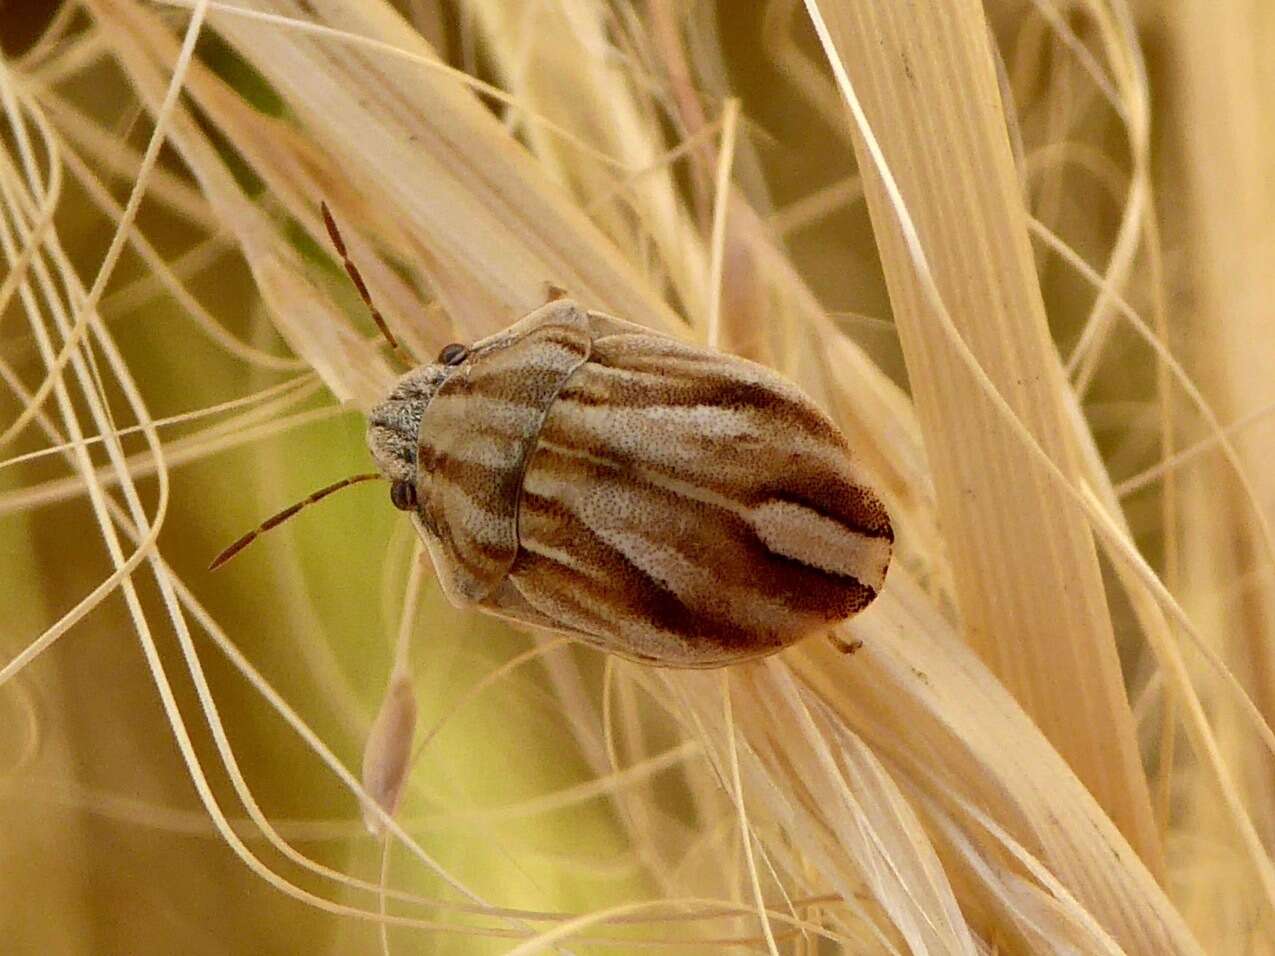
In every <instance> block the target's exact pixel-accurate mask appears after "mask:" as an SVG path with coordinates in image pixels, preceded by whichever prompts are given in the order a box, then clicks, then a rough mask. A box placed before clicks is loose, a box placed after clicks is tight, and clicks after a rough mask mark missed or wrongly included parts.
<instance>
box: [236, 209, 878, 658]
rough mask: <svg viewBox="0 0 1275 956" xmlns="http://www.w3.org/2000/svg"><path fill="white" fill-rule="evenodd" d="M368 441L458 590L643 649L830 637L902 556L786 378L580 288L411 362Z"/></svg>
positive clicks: (831, 435)
mask: <svg viewBox="0 0 1275 956" xmlns="http://www.w3.org/2000/svg"><path fill="white" fill-rule="evenodd" d="M324 218H325V221H326V223H327V224H328V230H329V232H330V233H331V234H332V239H333V243H334V244H335V245H336V247H337V249H338V251H339V252H340V253H341V255H342V259H343V260H344V263H345V266H346V269H347V270H348V271H349V273H350V276H351V278H352V280H353V281H354V283H355V285H356V287H357V288H358V289H359V292H360V293H361V294H362V295H363V297H364V299H365V301H367V303H368V306H369V308H373V307H372V303H371V301H370V298H369V297H368V296H367V291H366V286H365V285H364V283H363V281H362V278H361V277H360V276H359V274H358V270H357V269H356V268H355V267H354V264H353V263H352V262H350V260H349V258H348V256H346V255H345V253H344V249H345V246H344V243H343V242H342V241H341V238H340V233H339V232H338V231H337V228H336V224H335V223H334V222H333V221H332V219H331V217H330V216H329V215H328V213H327V210H326V207H325V208H324ZM373 312H374V313H375V309H374V308H373ZM367 442H368V447H369V449H370V450H371V453H372V457H373V459H375V461H376V465H377V468H378V469H379V471H380V474H381V475H382V476H384V477H385V478H386V479H388V480H389V481H390V483H391V484H390V499H391V501H392V502H393V504H394V507H396V508H398V509H399V510H401V511H406V512H408V513H409V514H410V515H411V518H412V521H413V523H414V524H415V526H416V529H417V531H418V533H419V534H420V536H421V538H422V539H423V540H424V542H425V545H426V547H427V548H428V550H429V553H430V557H431V559H432V560H433V564H434V568H435V570H436V572H437V574H438V579H439V582H440V584H441V586H442V589H443V591H444V593H445V594H446V595H447V597H448V598H449V599H450V600H451V602H452V603H453V604H455V605H457V606H460V607H475V608H478V609H480V610H483V611H486V612H489V613H491V614H496V615H499V616H501V617H505V618H509V619H512V620H514V621H519V622H523V623H527V624H531V625H535V626H537V627H541V628H546V629H549V630H553V631H558V632H563V633H567V634H570V635H572V636H574V637H576V638H578V639H580V640H583V641H585V642H587V643H589V644H592V645H595V646H597V647H600V648H602V649H604V650H607V651H610V652H612V653H616V654H619V655H622V656H624V657H628V658H633V659H636V660H641V661H646V662H649V663H652V664H658V665H664V666H674V667H715V666H720V665H724V664H730V663H734V662H736V661H741V660H746V659H748V658H752V657H758V656H761V655H764V654H770V653H773V652H775V651H778V650H780V649H782V648H784V647H786V646H787V645H789V644H792V643H794V642H796V641H799V640H801V639H802V638H804V637H807V636H810V635H813V634H828V633H830V631H831V629H832V628H833V627H834V626H835V625H837V624H838V623H840V622H841V621H843V620H845V619H846V618H848V617H850V616H852V615H853V614H855V613H857V612H858V611H861V610H862V609H863V608H865V607H866V606H867V605H868V604H869V603H871V602H872V600H873V599H874V598H875V597H876V595H877V592H878V591H879V590H880V589H881V586H882V584H883V583H884V581H885V575H886V569H887V567H888V566H889V563H890V555H891V551H892V548H893V541H894V533H893V530H892V528H891V526H890V519H889V516H888V514H887V513H886V509H885V507H884V506H883V505H882V504H881V502H880V500H879V499H878V498H877V496H876V494H875V493H874V492H873V491H872V489H871V487H870V486H869V484H868V482H867V481H866V479H865V476H864V474H863V472H862V470H861V469H860V468H859V466H858V465H857V464H856V462H855V460H854V457H853V455H852V454H851V451H850V448H849V445H848V443H847V442H846V439H845V437H844V436H843V435H842V434H841V432H840V431H839V430H838V429H837V427H836V426H835V425H833V423H832V422H831V421H830V420H829V419H828V417H827V416H825V415H824V414H823V413H822V412H821V411H820V410H819V409H818V408H817V407H816V406H815V405H814V403H813V402H812V401H811V400H810V399H809V398H808V397H807V396H806V395H805V394H804V393H803V392H802V391H801V390H800V389H799V388H798V387H797V386H796V385H794V384H793V383H792V382H790V381H788V380H787V379H785V378H783V377H782V376H780V375H779V374H777V373H775V372H773V371H771V370H770V369H767V368H765V367H763V366H761V365H757V364H755V363H753V362H749V361H746V360H744V359H740V358H736V357H733V356H730V355H725V354H722V353H720V352H716V351H711V350H708V349H703V348H696V347H693V346H690V345H686V344H684V343H682V342H679V341H677V340H676V339H673V338H669V337H666V336H663V335H660V334H658V333H655V332H652V331H651V330H649V329H647V328H644V327H642V326H639V325H635V324H633V323H630V322H626V321H624V320H623V319H618V318H615V317H614V316H610V315H606V314H603V313H601V312H595V311H591V310H586V309H584V308H582V307H581V306H579V305H577V304H576V303H575V302H573V301H572V300H570V299H568V298H557V299H554V300H552V301H550V302H549V303H547V304H546V305H544V306H542V307H541V308H539V309H536V310H535V311H534V312H532V313H530V314H529V315H527V316H525V317H524V318H522V319H521V320H519V321H518V322H516V323H514V324H513V325H512V326H510V327H509V328H507V329H506V330H505V331H503V332H500V333H498V334H496V335H493V336H491V337H489V338H486V339H483V340H481V341H479V342H476V343H474V344H473V345H471V346H468V347H466V346H463V345H458V344H455V345H448V346H446V347H445V348H444V349H443V350H442V351H441V352H440V353H439V355H438V358H437V360H436V361H434V362H433V363H431V364H427V365H421V366H419V367H417V368H414V369H412V370H411V371H410V372H408V373H407V374H405V375H403V376H402V378H400V379H399V381H398V383H397V384H396V385H395V386H394V389H393V391H391V392H390V394H389V396H388V397H387V398H386V400H385V401H383V402H382V403H381V404H379V405H377V406H376V407H375V408H373V409H372V411H371V414H370V415H369V417H368V429H367ZM366 477H367V476H358V480H363V479H364V478H366ZM331 490H335V488H334V487H330V488H329V489H324V491H323V492H320V493H316V495H314V496H311V497H312V498H317V497H321V496H322V495H323V494H324V493H328V492H330V491H331ZM295 507H296V506H294V509H289V510H290V511H292V510H295ZM277 517H278V516H276V518H273V519H271V520H270V521H269V522H267V525H272V524H277V523H278V520H277ZM257 533H258V532H252V533H250V534H249V535H245V537H244V538H242V539H240V541H238V542H236V543H235V544H234V545H232V546H231V547H230V548H228V549H227V552H224V553H223V556H222V557H219V558H218V561H217V562H215V564H218V563H221V561H222V560H224V559H225V558H226V557H229V556H230V554H233V553H235V552H237V551H238V550H240V549H242V547H244V546H245V545H246V544H247V543H249V542H250V541H251V540H252V539H253V538H254V537H255V536H256V534H257ZM855 646H857V644H849V645H843V648H844V649H846V650H853V649H854V647H855Z"/></svg>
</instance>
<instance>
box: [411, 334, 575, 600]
mask: <svg viewBox="0 0 1275 956" xmlns="http://www.w3.org/2000/svg"><path fill="white" fill-rule="evenodd" d="M589 345H590V343H589V338H588V335H587V332H586V331H585V329H584V325H583V320H582V319H581V320H580V321H579V322H578V324H577V325H575V326H571V325H566V326H557V325H541V326H539V327H527V331H526V332H525V334H520V335H518V336H512V337H511V336H509V335H502V336H501V337H499V338H497V339H494V340H492V344H490V345H482V344H479V345H475V347H474V349H473V351H472V352H471V353H470V355H469V358H468V359H467V360H466V361H465V363H464V364H463V365H460V366H457V368H456V370H455V371H454V372H452V374H451V375H450V376H449V377H448V378H447V380H446V381H445V382H443V383H442V384H441V385H440V386H439V387H438V390H437V392H436V393H435V394H434V396H433V398H432V400H431V401H430V403H429V405H428V406H427V407H426V409H425V412H424V414H423V415H422V417H421V427H420V436H419V442H418V450H417V470H416V483H417V497H418V499H419V500H420V507H419V514H420V518H421V522H422V524H423V525H424V526H425V527H426V529H427V530H428V531H430V533H432V534H434V535H435V537H436V541H437V546H438V547H439V548H441V549H442V551H443V553H444V555H445V558H446V560H447V561H448V562H449V564H450V566H451V578H450V582H449V587H450V590H449V591H448V596H449V597H451V598H452V599H453V600H455V601H458V602H460V603H469V602H475V601H479V600H481V599H482V598H483V597H484V596H486V595H487V594H490V593H491V592H492V591H493V590H494V589H495V588H496V587H497V586H498V585H499V584H500V583H501V581H502V580H503V579H504V577H505V575H506V574H507V573H508V570H509V568H510V566H511V565H512V564H513V562H514V559H515V558H516V557H517V554H518V529H517V514H518V495H519V492H520V489H521V487H522V475H523V470H524V468H525V467H526V462H527V459H528V457H529V455H530V454H531V451H532V449H533V448H534V447H535V441H536V436H537V434H538V433H539V431H540V427H541V425H542V423H543V421H544V418H545V415H546V414H548V410H549V408H550V407H551V406H552V404H553V401H554V398H555V396H556V395H557V393H558V389H560V388H561V387H562V384H563V383H564V382H566V381H567V379H569V378H570V377H571V374H572V372H573V371H575V369H576V368H578V367H579V366H580V364H581V363H583V362H584V361H585V360H586V359H587V358H588V355H589Z"/></svg>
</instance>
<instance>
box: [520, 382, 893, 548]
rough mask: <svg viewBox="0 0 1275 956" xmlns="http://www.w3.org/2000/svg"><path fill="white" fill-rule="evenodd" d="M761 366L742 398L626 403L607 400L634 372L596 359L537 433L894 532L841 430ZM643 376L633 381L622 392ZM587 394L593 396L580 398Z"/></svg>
mask: <svg viewBox="0 0 1275 956" xmlns="http://www.w3.org/2000/svg"><path fill="white" fill-rule="evenodd" d="M717 361H718V363H719V364H725V363H724V362H723V360H722V359H721V358H720V357H718V358H717ZM755 368H756V370H757V371H758V372H759V373H761V374H758V375H757V378H756V380H755V381H754V382H753V383H751V384H749V385H747V390H748V391H749V392H750V393H751V394H753V395H754V396H759V397H754V399H753V400H752V401H750V402H749V403H747V404H746V405H745V406H743V407H741V406H739V405H737V406H735V407H733V408H731V407H725V406H712V405H707V404H706V405H703V406H701V407H697V408H694V409H688V408H686V407H685V406H679V405H677V404H668V403H666V402H662V401H658V400H657V398H658V396H657V395H655V394H647V395H646V396H645V397H644V398H643V399H642V400H641V401H639V402H630V403H628V404H625V403H624V402H623V401H622V400H621V399H622V398H623V397H624V396H623V394H621V397H620V398H618V399H617V400H616V401H614V402H611V403H607V402H604V401H603V400H602V399H603V397H604V396H605V395H606V394H607V393H608V390H609V389H611V388H612V387H613V386H614V385H615V383H616V382H617V381H620V380H623V379H624V377H625V376H627V375H628V373H627V372H624V371H620V372H617V371H616V370H614V369H611V370H603V369H600V368H599V366H598V365H597V364H596V363H595V362H594V361H593V360H592V359H590V361H589V362H588V363H587V364H586V365H585V366H583V367H582V368H581V369H579V370H578V371H577V372H576V374H575V375H574V376H573V377H572V379H571V381H570V382H569V383H568V384H567V385H566V386H565V387H564V388H563V390H562V391H561V392H560V393H559V400H558V402H557V403H555V407H554V410H553V414H551V415H550V416H549V418H548V419H547V420H546V422H545V427H544V428H543V429H542V431H541V437H540V440H541V442H542V443H546V444H550V445H554V446H557V447H561V448H569V449H572V450H574V451H578V452H581V453H583V454H587V455H589V456H591V457H594V458H596V459H599V460H605V461H610V462H612V463H613V464H615V465H617V466H621V465H623V466H626V467H633V468H636V469H637V470H639V471H641V472H643V473H647V474H653V475H659V476H662V477H663V478H665V479H669V480H673V481H679V482H688V483H691V484H693V485H695V486H697V487H699V488H703V489H705V490H706V491H709V492H712V493H713V494H715V495H717V496H720V497H725V498H730V499H732V500H734V501H736V502H738V504H739V505H740V506H742V507H749V508H758V507H761V506H763V505H765V504H766V503H767V502H769V501H784V502H790V503H792V504H796V505H800V506H802V507H805V508H808V509H810V510H812V511H815V512H816V513H818V514H821V515H824V516H825V517H827V518H829V519H831V520H834V521H836V522H838V523H840V524H842V525H844V526H845V527H846V528H847V529H849V530H852V531H855V532H857V533H859V534H862V535H864V536H866V537H872V538H882V539H884V540H885V541H887V542H890V541H893V539H894V532H893V530H892V528H891V526H890V519H889V515H888V513H887V512H886V509H885V506H884V505H883V504H882V503H881V502H880V500H879V499H878V498H877V497H876V495H874V494H873V493H872V491H871V490H870V489H868V488H867V487H865V485H864V484H863V483H862V481H861V479H860V478H859V476H858V474H857V471H856V469H855V467H854V465H853V462H852V459H851V457H850V452H849V450H848V448H847V446H846V444H845V440H844V439H843V438H842V436H841V435H840V433H838V432H836V431H835V428H834V427H833V426H832V424H831V423H830V422H827V420H826V419H824V417H823V415H822V413H821V412H820V411H819V410H818V409H817V408H815V407H814V406H813V405H812V404H810V402H809V401H808V400H807V399H804V398H803V397H802V396H801V395H800V394H799V393H795V392H792V393H791V394H784V393H783V391H781V390H780V389H779V388H778V387H777V386H778V385H783V386H784V388H785V390H788V391H791V387H790V386H786V383H782V380H779V379H778V377H777V376H774V375H773V374H772V373H765V370H764V369H760V367H759V366H758V367H755ZM736 384H737V385H738V386H739V387H741V388H743V387H744V386H743V385H741V384H740V383H736ZM643 385H644V382H643V381H642V380H629V383H628V386H627V388H626V389H625V391H627V392H635V391H640V390H641V387H642V386H643ZM582 395H589V396H591V397H590V398H589V399H586V400H584V401H581V400H580V397H581V396H582ZM779 405H782V406H783V407H785V408H786V409H788V413H787V414H786V415H785V416H778V417H777V416H776V415H774V414H772V413H771V411H773V407H775V406H779ZM767 409H770V411H768V410H767ZM796 420H801V421H805V422H813V421H819V422H821V423H822V424H821V427H819V428H803V429H793V428H791V427H787V426H786V425H785V424H784V423H785V422H789V423H791V422H793V421H796Z"/></svg>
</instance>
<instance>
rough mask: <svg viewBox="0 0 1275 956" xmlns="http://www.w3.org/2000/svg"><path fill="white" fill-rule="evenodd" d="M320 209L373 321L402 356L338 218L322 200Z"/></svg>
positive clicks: (329, 236) (329, 235) (330, 236)
mask: <svg viewBox="0 0 1275 956" xmlns="http://www.w3.org/2000/svg"><path fill="white" fill-rule="evenodd" d="M319 209H321V210H322V211H323V225H324V226H325V227H326V228H327V230H328V238H329V239H331V240H332V245H333V247H334V248H335V249H336V251H337V255H339V256H340V257H341V262H342V263H343V264H344V265H345V272H346V274H347V275H348V276H349V277H350V281H351V282H353V283H354V288H355V289H357V290H358V293H359V297H360V298H361V299H362V300H363V303H364V305H366V306H367V307H368V311H370V312H371V313H372V321H373V322H375V323H376V327H377V328H378V329H380V330H381V334H382V335H383V336H385V341H387V342H389V343H390V348H392V349H393V350H394V351H395V352H397V353H398V354H399V355H400V356H401V355H403V350H402V349H400V348H399V345H398V339H396V338H394V333H393V332H391V331H390V327H389V326H388V325H386V324H385V319H384V318H383V317H382V316H381V310H380V309H378V308H377V307H376V306H375V305H373V304H372V294H371V293H370V292H368V290H367V283H366V282H364V281H363V275H362V273H360V272H359V267H358V266H356V265H355V264H354V260H352V259H351V258H350V254H349V253H348V252H346V249H345V240H344V239H343V238H341V230H340V229H338V228H337V226H336V220H335V219H333V218H332V211H331V210H330V209H328V204H327V203H326V202H322V201H321V202H320V203H319Z"/></svg>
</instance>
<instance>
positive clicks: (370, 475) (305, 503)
mask: <svg viewBox="0 0 1275 956" xmlns="http://www.w3.org/2000/svg"><path fill="white" fill-rule="evenodd" d="M379 480H384V476H383V475H380V474H378V473H377V472H374V471H373V472H367V473H365V474H362V475H351V476H350V477H349V478H342V479H341V480H340V481H334V482H333V483H332V484H330V485H328V486H327V487H326V488H320V489H319V490H318V491H315V492H313V493H311V494H309V495H307V496H306V497H305V498H303V499H302V500H300V501H298V502H297V503H296V504H294V505H289V506H288V507H286V508H284V509H283V510H282V511H280V512H279V513H278V514H277V515H273V516H272V517H269V518H267V519H266V520H265V521H263V522H261V524H259V525H257V527H255V528H253V529H252V530H251V531H249V532H248V533H247V534H246V535H244V536H243V537H242V538H240V539H239V540H238V541H236V542H235V543H234V544H232V545H231V546H230V547H228V548H227V549H226V550H225V551H223V552H221V554H219V555H217V557H215V558H213V561H212V564H210V565H208V570H209V571H216V570H217V569H218V568H219V567H221V566H222V565H223V564H225V563H226V562H227V561H229V560H230V559H231V558H233V557H234V556H235V555H236V554H238V553H239V552H240V551H242V550H243V549H244V548H246V547H248V545H250V544H252V543H253V542H254V541H256V540H257V538H259V537H261V535H263V534H265V533H266V532H267V531H269V530H270V529H271V528H274V527H276V526H277V525H281V524H283V522H285V521H287V520H288V519H289V518H291V517H292V516H293V515H294V514H296V513H297V512H298V511H301V510H302V509H304V508H308V507H310V505H312V504H314V503H315V502H316V501H322V500H323V499H324V498H326V497H327V496H328V495H330V494H333V493H334V492H337V491H340V490H341V489H342V488H348V487H350V485H357V484H359V483H360V482H363V481H379Z"/></svg>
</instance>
